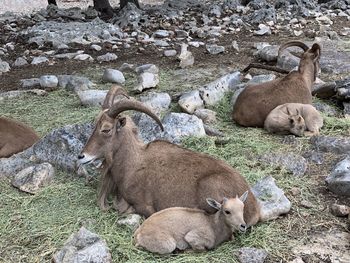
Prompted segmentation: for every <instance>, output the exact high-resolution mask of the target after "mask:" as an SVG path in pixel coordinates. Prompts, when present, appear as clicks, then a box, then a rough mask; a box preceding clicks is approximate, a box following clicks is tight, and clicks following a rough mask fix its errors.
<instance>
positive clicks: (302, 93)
mask: <svg viewBox="0 0 350 263" xmlns="http://www.w3.org/2000/svg"><path fill="white" fill-rule="evenodd" d="M292 46H297V47H300V48H302V49H303V50H304V53H303V55H302V56H301V59H300V62H299V68H298V70H297V71H292V72H290V73H289V74H288V75H287V76H285V77H283V78H279V79H275V80H272V81H268V82H265V83H261V84H257V85H249V86H248V87H246V88H245V89H244V90H243V91H242V92H241V93H240V94H239V96H238V98H237V100H236V103H235V105H234V107H233V114H232V118H233V120H234V121H235V122H236V123H238V124H239V125H242V126H246V127H263V126H264V121H265V119H266V117H267V115H268V114H269V113H270V112H271V111H272V110H273V109H274V108H275V107H277V106H278V105H282V104H284V103H304V104H311V102H312V95H311V90H312V85H313V83H314V81H315V79H316V75H317V73H318V71H319V59H320V56H321V47H320V45H319V44H313V45H312V47H311V48H309V47H308V46H307V45H305V44H304V43H302V42H299V41H291V42H288V43H286V44H284V45H282V46H281V47H280V49H279V52H278V55H279V56H280V54H281V53H282V51H283V50H284V49H286V48H288V47H292ZM293 55H295V54H293Z"/></svg>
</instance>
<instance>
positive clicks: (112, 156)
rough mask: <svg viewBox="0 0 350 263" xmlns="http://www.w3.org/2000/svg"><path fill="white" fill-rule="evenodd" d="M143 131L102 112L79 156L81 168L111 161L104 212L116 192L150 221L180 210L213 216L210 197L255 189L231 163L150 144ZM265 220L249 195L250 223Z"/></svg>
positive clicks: (172, 146) (118, 198)
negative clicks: (142, 136) (165, 211)
mask: <svg viewBox="0 0 350 263" xmlns="http://www.w3.org/2000/svg"><path fill="white" fill-rule="evenodd" d="M137 133H138V132H137V128H136V126H135V124H134V123H133V121H132V120H131V118H129V117H122V116H117V117H116V118H111V117H109V116H108V114H107V113H106V112H105V113H102V115H101V117H100V119H99V120H98V122H97V124H96V127H95V130H94V132H93V134H92V136H91V137H90V139H89V140H88V142H87V144H86V145H85V147H84V149H83V151H82V154H81V155H80V156H79V157H78V158H79V159H80V163H81V164H86V163H91V162H93V161H94V160H96V159H99V158H103V159H104V160H105V161H104V166H105V173H104V176H103V178H102V187H101V190H100V196H99V205H100V206H101V208H105V203H106V198H107V197H108V195H110V194H112V195H114V196H115V200H116V202H120V201H122V202H124V201H125V202H126V205H125V204H124V205H123V207H124V208H125V209H127V210H129V211H130V210H133V209H134V210H135V211H136V212H137V213H139V214H141V215H144V216H146V217H148V216H150V215H151V214H153V213H155V212H157V211H160V210H162V209H165V208H168V207H175V206H177V207H179V206H180V207H190V208H200V209H204V210H205V211H207V212H209V213H213V212H215V211H214V210H213V209H212V208H210V207H209V206H208V205H207V203H206V197H208V196H210V197H212V198H214V199H216V200H218V201H219V202H221V201H222V200H223V197H224V196H226V197H235V196H236V195H242V194H243V193H244V192H245V191H247V190H250V187H249V185H248V183H247V182H246V180H245V179H244V177H242V176H241V175H240V174H239V173H238V172H237V171H236V170H234V169H233V168H232V167H230V166H229V165H227V164H226V163H225V162H223V161H220V160H217V159H215V158H213V157H210V156H208V155H206V154H201V153H197V152H194V151H190V150H187V149H184V148H182V147H180V146H177V145H175V144H172V143H169V142H166V141H154V142H151V143H149V144H144V143H143V142H141V141H140V140H139V137H138V134H137ZM259 217H260V210H259V205H258V203H257V200H256V198H255V197H254V195H253V194H252V193H251V191H249V195H248V199H247V202H246V206H245V211H244V219H245V220H246V222H247V224H248V225H254V224H256V223H257V222H258V220H259Z"/></svg>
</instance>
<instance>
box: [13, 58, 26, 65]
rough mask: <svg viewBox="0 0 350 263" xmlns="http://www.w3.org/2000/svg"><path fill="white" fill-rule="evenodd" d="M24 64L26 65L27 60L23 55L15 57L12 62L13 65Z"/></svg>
mask: <svg viewBox="0 0 350 263" xmlns="http://www.w3.org/2000/svg"><path fill="white" fill-rule="evenodd" d="M24 65H28V61H27V60H26V59H25V58H24V57H19V58H17V59H16V61H15V62H14V63H13V66H14V67H21V66H24Z"/></svg>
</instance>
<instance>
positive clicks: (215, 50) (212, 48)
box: [205, 44, 225, 55]
mask: <svg viewBox="0 0 350 263" xmlns="http://www.w3.org/2000/svg"><path fill="white" fill-rule="evenodd" d="M205 48H206V49H207V51H208V52H209V53H210V54H212V55H217V54H220V53H223V52H225V47H224V46H218V45H216V44H212V45H211V44H208V45H206V46H205Z"/></svg>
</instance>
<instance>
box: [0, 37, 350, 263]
mask: <svg viewBox="0 0 350 263" xmlns="http://www.w3.org/2000/svg"><path fill="white" fill-rule="evenodd" d="M232 40H237V41H238V43H239V45H240V46H241V47H245V48H242V49H241V51H240V52H238V53H235V52H234V51H233V50H230V49H229V51H228V53H227V54H224V55H216V56H213V55H209V54H207V53H205V52H204V48H200V49H193V52H194V56H195V64H194V67H193V68H190V69H186V70H181V69H177V68H176V65H177V63H178V62H177V61H176V59H175V58H164V57H162V55H161V52H158V53H157V51H156V50H153V51H150V50H146V51H143V52H137V49H136V48H132V49H131V50H128V51H123V52H120V54H119V53H118V56H119V58H118V60H117V62H115V63H104V64H92V63H89V62H77V61H70V62H57V63H56V64H53V65H50V66H40V65H39V66H32V65H29V66H25V67H22V68H18V69H15V68H14V69H13V70H11V71H10V72H9V73H6V74H4V75H3V76H0V81H1V87H0V89H1V90H16V89H18V88H19V79H23V78H30V77H40V76H41V75H44V74H77V75H82V76H87V77H89V78H90V79H91V80H92V81H93V82H95V83H97V84H98V86H97V87H96V88H108V87H109V84H105V83H101V75H102V72H103V69H104V68H107V67H113V68H118V67H119V66H120V65H121V64H123V63H124V62H127V63H133V64H137V65H141V64H145V63H154V64H156V65H157V66H159V68H160V85H159V88H157V89H155V91H167V92H169V93H170V94H171V95H176V94H177V93H178V92H180V91H184V90H191V89H195V88H198V87H199V86H200V85H202V84H205V83H207V82H209V81H211V80H215V79H217V78H219V77H220V76H221V75H223V74H224V73H227V72H229V71H233V70H235V69H243V68H244V67H245V66H246V65H248V64H249V62H251V61H252V60H253V54H252V51H251V50H252V49H251V46H252V42H253V41H256V42H262V41H266V42H269V43H282V42H284V41H286V40H287V38H285V37H283V35H281V36H274V35H272V36H268V37H253V38H251V37H249V38H248V37H246V36H245V35H244V32H242V34H240V35H239V36H238V38H237V36H236V37H235V39H233V38H232V37H231V36H230V37H228V36H225V37H224V39H223V40H222V43H223V44H224V45H230V43H231V42H232ZM288 40H291V39H290V38H288ZM16 48H18V53H20V52H22V51H23V50H25V49H26V48H27V47H26V46H22V47H17V46H16ZM77 49H78V48H77ZM72 51H73V50H72ZM74 51H76V50H74ZM89 52H91V51H90V50H88V49H86V53H89ZM101 54H102V53H101ZM95 55H98V53H94V56H95ZM258 72H259V73H266V71H263V70H253V71H252V73H258ZM126 79H127V83H126V87H127V88H128V90H129V91H131V89H132V87H133V85H134V83H135V76H134V75H133V74H127V75H126ZM325 80H327V79H325ZM230 98H231V94H227V95H226V96H225V98H224V99H223V100H222V101H221V102H220V103H219V104H218V105H216V106H215V107H212V109H213V110H215V111H217V113H218V119H219V122H218V124H216V128H218V129H220V130H221V131H223V132H224V133H225V140H226V143H225V144H217V143H216V142H215V139H214V138H211V137H205V138H193V137H190V138H186V139H185V140H184V141H183V146H184V147H186V148H190V149H193V150H195V151H199V152H204V153H208V154H210V155H212V156H215V157H217V158H219V159H222V160H225V161H226V162H228V163H229V164H230V165H232V166H233V167H235V168H237V169H238V170H239V171H240V172H241V173H242V175H244V176H245V177H246V178H247V180H248V181H249V183H250V184H252V185H253V184H254V183H255V182H257V181H258V180H259V179H261V178H263V177H265V176H267V175H271V176H273V177H274V178H275V179H276V183H277V185H278V186H279V187H281V188H282V189H283V190H284V191H285V192H286V195H287V197H288V199H289V200H290V201H291V202H292V209H291V211H290V213H288V214H287V215H285V216H282V217H280V218H278V219H276V220H274V221H270V222H265V223H259V224H258V225H256V226H254V227H253V228H252V229H251V230H250V231H249V232H248V233H245V234H240V235H236V238H235V240H233V241H230V242H227V243H224V244H223V245H221V246H219V247H218V248H217V249H215V250H212V251H209V252H205V253H193V252H184V253H175V254H172V255H169V256H157V255H154V254H151V253H148V252H145V251H142V250H139V249H136V248H135V247H134V246H133V244H132V231H131V230H130V229H129V228H127V227H125V226H118V225H117V224H116V222H117V221H118V219H119V218H120V216H119V215H118V214H117V213H116V212H115V211H113V210H111V211H108V212H102V211H101V210H100V209H99V208H98V206H97V204H96V200H97V186H98V180H99V178H95V180H94V181H93V182H92V183H90V184H86V183H85V180H84V179H83V178H78V177H77V175H75V174H73V173H67V172H64V171H60V170H58V171H56V176H55V180H54V182H53V183H52V184H51V185H49V186H47V187H45V188H43V189H42V190H41V191H40V192H39V193H38V194H36V195H28V194H25V193H22V192H20V191H18V190H17V189H14V188H13V187H12V186H11V184H10V183H9V182H8V181H6V180H5V181H0V189H1V190H0V262H6V263H7V262H28V263H29V262H30V263H32V262H49V261H50V259H51V257H52V255H53V253H54V252H56V251H58V250H59V249H60V248H61V247H62V246H63V244H64V242H65V241H66V240H67V238H68V237H69V236H70V235H71V234H72V233H74V232H76V231H77V230H78V229H79V228H80V227H81V226H86V227H87V228H88V229H89V230H91V231H93V232H95V233H97V234H98V235H100V236H101V237H102V238H103V239H105V240H106V242H107V245H108V247H109V249H110V252H111V254H112V259H113V262H130V263H131V262H132V263H134V262H178V263H180V262H181V263H183V262H191V263H192V262H238V260H237V257H236V253H237V249H239V248H240V247H243V246H249V247H256V248H263V249H265V250H267V252H268V253H269V257H268V260H267V261H266V262H271V263H274V262H286V261H288V260H292V259H293V255H292V249H293V248H294V247H296V246H300V245H304V244H308V242H310V240H311V239H312V237H313V236H314V235H315V234H318V233H325V232H327V233H332V232H334V231H344V232H349V225H348V223H347V222H348V221H347V219H345V218H337V217H334V216H333V215H332V214H331V213H330V212H329V206H330V205H331V204H333V203H335V202H336V201H337V202H339V203H343V204H346V203H348V204H349V203H350V199H349V198H339V197H338V196H335V195H333V194H332V193H330V192H329V191H328V190H327V189H326V186H325V184H324V179H325V177H326V176H327V175H328V174H329V173H330V171H331V169H332V168H333V167H334V165H335V164H336V163H337V161H339V157H337V156H335V155H333V154H330V153H329V154H325V160H324V164H323V165H322V166H318V165H316V164H314V163H312V162H309V168H308V170H307V172H306V174H305V175H304V176H302V177H295V176H293V175H292V174H291V173H289V172H288V171H286V170H284V169H279V168H276V167H273V166H270V165H264V164H262V163H260V162H259V161H257V157H258V156H259V155H261V154H264V153H266V152H280V153H285V152H293V153H297V154H303V153H305V152H307V151H308V150H309V149H310V147H311V145H310V142H309V138H296V139H295V140H294V143H292V144H288V143H284V139H285V137H283V136H274V135H271V134H268V133H267V132H265V131H264V130H262V129H253V128H242V127H238V126H236V125H235V124H233V123H232V121H231V118H230V112H231V107H230ZM172 109H173V110H178V108H177V106H176V104H172ZM98 111H99V109H98V108H96V107H83V106H80V104H79V99H78V97H77V96H76V95H75V94H73V93H71V92H68V91H63V90H56V91H52V92H49V94H48V95H47V96H45V97H40V96H34V95H25V96H21V97H19V98H14V99H8V100H4V101H0V115H1V116H3V115H5V116H9V117H13V118H16V119H19V120H21V121H23V122H25V123H27V124H28V125H30V126H32V127H33V128H34V129H35V130H36V131H37V132H38V133H39V134H40V135H41V136H44V135H45V134H47V133H48V132H50V131H51V130H52V129H54V128H58V127H62V126H64V125H68V124H75V123H84V122H87V121H92V120H93V119H94V117H95V116H96V114H97V112H98ZM323 116H324V117H325V126H324V127H323V128H322V130H321V134H324V135H335V136H339V135H342V136H350V120H349V119H344V118H341V117H331V116H325V115H323ZM305 202H308V203H311V204H312V206H311V207H310V208H306V207H305V206H303V205H302V204H303V203H305ZM332 249H333V250H334V253H338V252H339V253H343V254H345V253H349V250H348V249H346V248H345V249H344V248H337V247H335V248H332ZM303 259H304V261H305V262H310V263H311V262H330V261H329V259H322V258H315V257H312V256H307V255H303Z"/></svg>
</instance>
